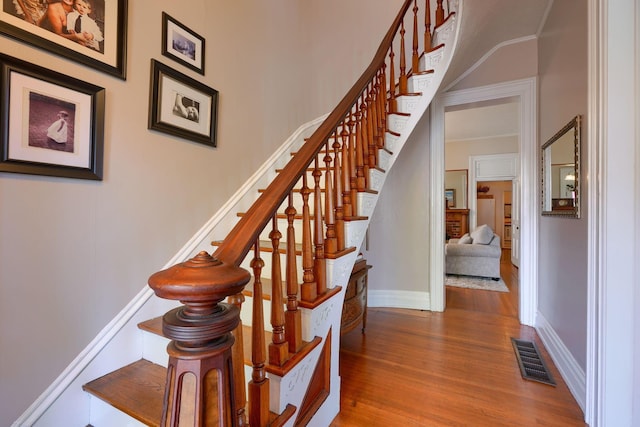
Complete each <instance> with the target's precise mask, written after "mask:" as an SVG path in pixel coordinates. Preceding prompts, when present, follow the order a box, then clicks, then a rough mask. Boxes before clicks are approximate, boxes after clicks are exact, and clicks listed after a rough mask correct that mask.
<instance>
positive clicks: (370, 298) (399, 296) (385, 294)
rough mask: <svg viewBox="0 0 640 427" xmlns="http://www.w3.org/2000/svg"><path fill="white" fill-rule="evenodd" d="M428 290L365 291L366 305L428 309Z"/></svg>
mask: <svg viewBox="0 0 640 427" xmlns="http://www.w3.org/2000/svg"><path fill="white" fill-rule="evenodd" d="M429 299H430V298H429V293H428V292H414V291H372V290H368V292H367V306H368V307H389V308H408V309H413V310H430V307H431V302H430V300H429Z"/></svg>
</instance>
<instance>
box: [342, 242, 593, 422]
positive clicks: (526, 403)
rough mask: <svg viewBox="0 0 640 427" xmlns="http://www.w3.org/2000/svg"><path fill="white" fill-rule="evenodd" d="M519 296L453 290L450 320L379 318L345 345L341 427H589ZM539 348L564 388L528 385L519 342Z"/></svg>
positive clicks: (407, 313) (513, 280) (390, 313)
mask: <svg viewBox="0 0 640 427" xmlns="http://www.w3.org/2000/svg"><path fill="white" fill-rule="evenodd" d="M504 255H505V256H503V258H504V260H503V262H502V266H501V270H502V271H501V273H502V277H503V279H504V281H505V283H506V284H507V287H508V288H509V290H510V292H509V293H503V292H492V291H480V290H471V289H461V288H452V287H448V288H447V291H446V296H447V309H446V310H445V312H444V313H432V312H426V311H417V310H400V309H383V308H369V314H368V319H367V330H366V333H365V334H362V333H361V332H360V330H359V329H356V330H354V331H351V332H349V333H348V334H345V335H344V336H343V337H342V339H341V351H340V358H341V359H340V375H341V377H342V390H341V402H340V403H341V409H340V413H339V414H338V416H337V417H336V418H335V420H334V421H333V423H332V424H331V425H332V426H334V427H337V426H358V427H359V426H366V427H372V426H385V427H389V426H392V427H395V426H420V427H425V426H447V427H449V426H474V427H475V426H492V427H497V426H509V427H513V426H563V427H567V426H586V424H585V423H584V421H583V419H584V417H583V414H582V411H581V410H580V407H579V406H578V404H577V403H576V402H575V400H574V399H573V396H572V395H571V393H570V392H569V389H568V388H567V386H566V385H565V383H564V382H563V381H562V378H561V377H560V374H559V373H558V371H557V369H556V368H555V366H554V365H553V363H552V361H551V358H550V357H549V355H548V354H547V352H546V350H545V349H544V348H543V346H542V343H541V342H540V340H539V339H538V336H537V334H536V332H535V330H534V329H533V328H530V327H526V326H521V325H520V324H519V322H518V318H517V310H518V283H517V278H518V276H517V269H516V268H514V267H513V266H511V263H510V262H508V256H509V254H508V253H506V254H504ZM511 337H514V338H522V339H526V340H532V341H535V342H536V344H537V345H538V348H539V349H540V352H541V354H542V357H543V358H544V360H545V361H546V363H547V365H548V366H549V369H550V371H551V374H552V375H553V377H554V379H555V380H556V382H557V383H558V385H557V387H553V386H549V385H546V384H541V383H537V382H533V381H527V380H524V379H522V376H521V374H520V369H519V367H518V363H517V360H516V357H515V354H514V351H513V347H512V344H511V340H510V338H511Z"/></svg>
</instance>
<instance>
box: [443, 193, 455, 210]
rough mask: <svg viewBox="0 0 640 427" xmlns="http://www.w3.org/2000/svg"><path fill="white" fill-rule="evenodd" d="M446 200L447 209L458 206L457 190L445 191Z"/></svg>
mask: <svg viewBox="0 0 640 427" xmlns="http://www.w3.org/2000/svg"><path fill="white" fill-rule="evenodd" d="M444 199H445V201H446V202H447V203H446V204H447V209H451V208H453V207H454V206H455V205H456V190H455V189H453V188H447V189H445V190H444Z"/></svg>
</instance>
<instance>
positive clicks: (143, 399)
mask: <svg viewBox="0 0 640 427" xmlns="http://www.w3.org/2000/svg"><path fill="white" fill-rule="evenodd" d="M166 379H167V369H166V368H165V367H163V366H160V365H156V364H155V363H151V362H149V361H148V360H145V359H140V360H138V361H137V362H133V363H131V364H130V365H127V366H124V367H122V368H120V369H118V370H116V371H113V372H111V373H109V374H107V375H104V376H102V377H100V378H97V379H95V380H93V381H91V382H89V383H87V384H85V385H83V386H82V389H83V390H85V391H86V392H88V393H91V394H92V395H94V396H96V397H99V398H100V399H102V400H104V401H105V402H107V403H109V404H110V405H112V406H113V407H115V408H117V409H119V410H121V411H122V412H124V413H125V414H127V415H129V416H131V417H133V418H135V419H136V420H138V421H140V422H142V423H145V424H147V425H149V426H154V427H155V426H157V427H159V426H160V419H161V417H162V401H163V398H164V387H165V381H166Z"/></svg>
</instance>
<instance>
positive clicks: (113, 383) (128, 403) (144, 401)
mask: <svg viewBox="0 0 640 427" xmlns="http://www.w3.org/2000/svg"><path fill="white" fill-rule="evenodd" d="M166 379H167V368H165V367H163V366H160V365H156V364H155V363H151V362H149V361H148V360H145V359H140V360H138V361H136V362H133V363H131V364H129V365H127V366H124V367H122V368H120V369H117V370H115V371H113V372H110V373H108V374H106V375H104V376H102V377H100V378H97V379H95V380H93V381H91V382H88V383H87V384H85V385H84V386H82V389H83V390H85V391H86V392H88V393H91V394H93V395H94V396H96V397H98V398H100V399H102V400H104V401H105V402H107V403H108V404H110V405H111V406H113V407H114V408H116V409H118V410H120V411H122V412H124V413H125V414H127V415H129V416H130V417H133V418H135V419H136V420H138V421H140V422H142V423H144V424H146V425H148V426H150V427H160V422H161V421H162V404H163V400H164V390H165V384H166ZM295 410H296V408H295V406H293V405H287V407H286V408H285V410H284V411H283V412H282V414H280V415H278V414H275V413H273V412H269V422H270V423H274V422H275V421H276V420H278V425H283V424H284V422H286V421H287V420H288V419H289V418H291V416H293V414H294V413H295ZM271 425H275V424H271Z"/></svg>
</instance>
